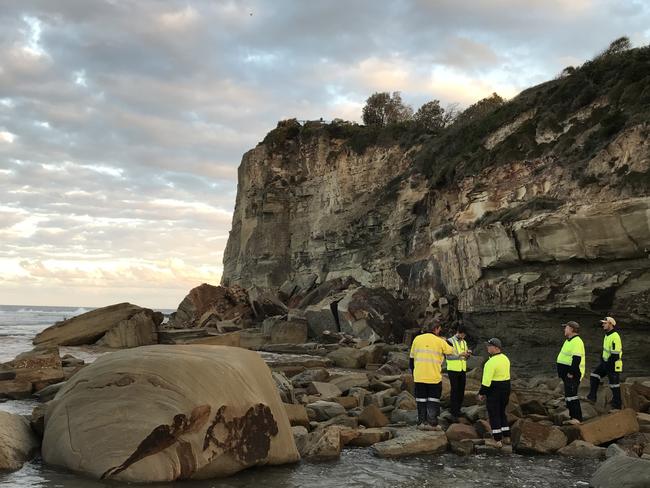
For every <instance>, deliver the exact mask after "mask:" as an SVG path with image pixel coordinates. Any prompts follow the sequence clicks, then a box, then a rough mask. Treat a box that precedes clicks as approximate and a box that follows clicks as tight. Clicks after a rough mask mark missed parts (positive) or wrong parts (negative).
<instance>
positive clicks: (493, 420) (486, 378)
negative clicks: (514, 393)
mask: <svg viewBox="0 0 650 488" xmlns="http://www.w3.org/2000/svg"><path fill="white" fill-rule="evenodd" d="M502 349H503V345H502V343H501V341H500V340H499V339H497V338H496V337H493V338H492V339H490V340H489V341H487V351H488V354H489V355H490V358H489V359H488V360H487V361H486V362H485V364H484V365H483V379H482V380H481V389H480V390H479V392H478V399H479V400H480V401H484V400H485V402H486V407H487V411H488V417H489V419H490V427H492V437H493V438H494V440H495V441H496V444H495V445H496V447H503V442H505V443H506V444H510V426H509V425H508V417H507V415H506V407H507V406H508V400H509V399H510V360H509V359H508V357H507V356H506V355H505V354H503V353H502V352H501V351H502Z"/></svg>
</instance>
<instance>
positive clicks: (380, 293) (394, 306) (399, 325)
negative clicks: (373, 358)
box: [337, 286, 414, 342]
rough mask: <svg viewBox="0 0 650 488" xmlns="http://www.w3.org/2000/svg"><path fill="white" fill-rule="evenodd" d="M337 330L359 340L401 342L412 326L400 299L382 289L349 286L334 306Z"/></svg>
mask: <svg viewBox="0 0 650 488" xmlns="http://www.w3.org/2000/svg"><path fill="white" fill-rule="evenodd" d="M337 312H338V321H339V324H340V328H341V332H345V333H347V334H351V335H353V336H355V337H360V338H362V339H372V338H382V339H383V340H384V341H386V342H401V341H402V338H403V337H404V331H405V330H406V329H408V328H409V327H411V326H413V325H414V324H412V322H411V321H410V320H409V319H408V316H407V314H406V313H405V311H404V309H403V307H402V306H401V305H400V302H399V301H398V300H397V299H396V298H395V297H394V296H393V295H391V293H390V292H389V291H388V290H386V289H385V288H366V287H365V286H361V287H358V288H351V289H349V290H348V291H347V292H346V294H345V296H344V297H343V299H342V300H341V301H340V302H338V306H337Z"/></svg>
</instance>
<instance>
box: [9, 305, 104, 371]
mask: <svg viewBox="0 0 650 488" xmlns="http://www.w3.org/2000/svg"><path fill="white" fill-rule="evenodd" d="M90 310H93V309H92V308H83V307H43V306H32V305H0V363H4V362H6V361H11V360H12V359H13V358H15V357H16V356H17V355H18V354H20V353H21V352H25V351H29V350H30V349H31V348H32V347H33V346H32V339H34V336H35V335H36V334H37V333H39V332H40V331H42V330H43V329H45V328H47V327H49V326H50V325H54V323H55V322H58V321H60V320H64V319H69V318H71V317H74V316H75V315H79V314H82V313H85V312H89V311H90Z"/></svg>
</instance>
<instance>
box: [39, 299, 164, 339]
mask: <svg viewBox="0 0 650 488" xmlns="http://www.w3.org/2000/svg"><path fill="white" fill-rule="evenodd" d="M138 314H139V317H138V318H134V317H135V316H136V315H138ZM129 321H131V322H129ZM162 321H163V315H162V314H161V313H160V312H154V311H152V310H150V309H148V308H142V307H139V306H137V305H132V304H131V303H118V304H115V305H110V306H108V307H102V308H98V309H95V310H91V311H90V312H86V313H84V314H81V315H77V316H76V317H72V318H71V319H68V320H63V321H61V322H57V323H56V324H54V325H53V326H51V327H48V328H47V329H45V330H44V331H42V332H39V333H38V334H36V337H35V338H34V341H33V342H34V344H36V345H41V344H42V345H47V346H79V345H83V344H93V343H94V342H96V341H97V340H99V339H101V338H102V337H103V336H104V335H105V334H106V333H107V332H109V331H111V329H113V328H115V327H118V326H119V330H116V331H115V333H114V334H111V337H112V338H111V339H110V340H111V343H112V344H115V345H114V346H111V347H133V346H138V345H144V344H151V343H152V342H153V341H155V340H157V337H156V336H155V330H156V328H157V327H158V325H160V323H161V322H162ZM126 322H128V323H126ZM130 343H132V344H133V346H129V345H127V344H130Z"/></svg>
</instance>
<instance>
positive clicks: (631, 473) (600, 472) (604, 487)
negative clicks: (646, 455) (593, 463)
mask: <svg viewBox="0 0 650 488" xmlns="http://www.w3.org/2000/svg"><path fill="white" fill-rule="evenodd" d="M589 486H592V487H593V488H648V486H650V461H648V460H646V459H639V458H633V457H629V456H614V457H611V458H609V459H608V460H607V461H605V462H604V463H603V464H601V465H600V466H599V467H598V469H597V470H596V472H595V473H594V475H593V476H592V477H591V480H590V482H589Z"/></svg>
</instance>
